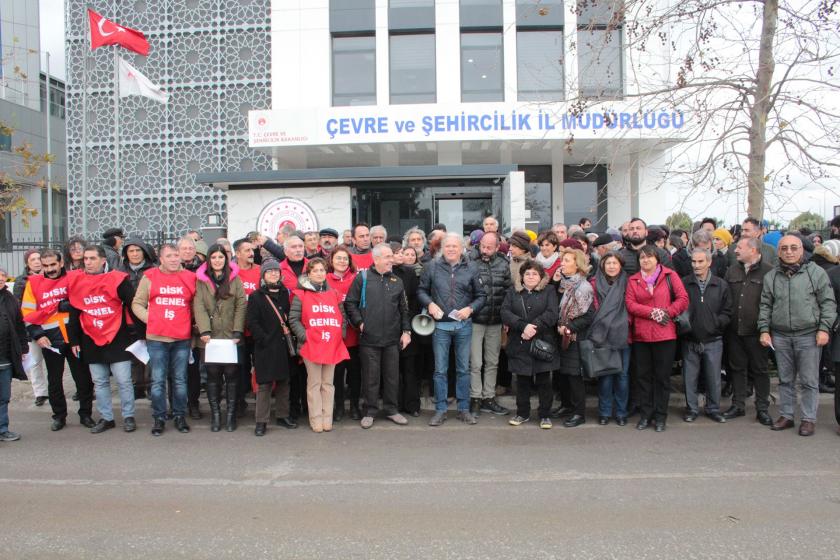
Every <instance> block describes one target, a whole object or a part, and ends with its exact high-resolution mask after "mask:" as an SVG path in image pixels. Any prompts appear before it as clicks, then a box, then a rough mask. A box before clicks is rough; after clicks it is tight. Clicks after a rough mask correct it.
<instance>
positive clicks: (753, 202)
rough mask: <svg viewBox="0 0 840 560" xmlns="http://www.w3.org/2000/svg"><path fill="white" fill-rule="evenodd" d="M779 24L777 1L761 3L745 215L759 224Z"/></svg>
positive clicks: (751, 111)
mask: <svg viewBox="0 0 840 560" xmlns="http://www.w3.org/2000/svg"><path fill="white" fill-rule="evenodd" d="M778 20H779V0H764V13H763V17H762V22H761V43H760V44H759V50H758V69H757V71H756V74H755V92H754V95H753V104H752V107H751V108H750V121H751V122H750V159H749V173H748V175H747V214H748V215H749V216H752V217H753V218H757V219H759V220H760V219H762V218H763V217H764V186H765V180H764V177H765V155H766V154H765V152H766V150H767V143H766V141H767V115H768V114H769V112H770V82H771V80H772V79H773V70H774V69H775V66H776V62H775V60H774V59H773V42H774V39H775V37H776V25H777V24H778Z"/></svg>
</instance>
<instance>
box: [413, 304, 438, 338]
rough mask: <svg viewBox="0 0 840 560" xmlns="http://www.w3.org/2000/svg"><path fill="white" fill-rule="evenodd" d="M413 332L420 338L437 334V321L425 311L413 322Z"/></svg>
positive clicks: (415, 317) (416, 316)
mask: <svg viewBox="0 0 840 560" xmlns="http://www.w3.org/2000/svg"><path fill="white" fill-rule="evenodd" d="M411 330H413V331H414V332H416V333H417V334H419V335H420V336H429V335H430V334H432V333H433V332H435V320H434V319H433V318H432V316H431V315H429V314H428V313H426V310H425V309H424V310H423V311H422V312H421V313H420V314H419V315H415V316H414V318H413V319H412V320H411Z"/></svg>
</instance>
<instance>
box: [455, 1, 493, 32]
mask: <svg viewBox="0 0 840 560" xmlns="http://www.w3.org/2000/svg"><path fill="white" fill-rule="evenodd" d="M460 12H461V29H462V30H463V29H466V28H472V29H475V28H482V27H484V28H487V27H499V28H501V27H502V1H501V0H461V9H460Z"/></svg>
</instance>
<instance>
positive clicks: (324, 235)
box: [318, 228, 338, 260]
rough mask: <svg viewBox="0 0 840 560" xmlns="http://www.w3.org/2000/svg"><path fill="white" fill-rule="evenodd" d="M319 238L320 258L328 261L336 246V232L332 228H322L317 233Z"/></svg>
mask: <svg viewBox="0 0 840 560" xmlns="http://www.w3.org/2000/svg"><path fill="white" fill-rule="evenodd" d="M318 235H320V236H321V255H320V256H321V257H322V258H324V259H327V260H329V256H330V255H331V254H332V252H333V249H335V247H336V245H338V232H337V231H336V230H334V229H332V228H324V229H322V230H321V231H319V232H318Z"/></svg>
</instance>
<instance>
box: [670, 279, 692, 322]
mask: <svg viewBox="0 0 840 560" xmlns="http://www.w3.org/2000/svg"><path fill="white" fill-rule="evenodd" d="M665 282H667V283H668V291H669V292H670V293H671V303H673V302H674V301H675V300H676V299H677V296H676V294H674V287H673V286H672V285H671V277H670V276H669V275H667V274H666V275H665ZM671 320H672V321H673V322H674V325H675V326H676V327H677V336H685V335H687V334H691V319H690V318H689V314H688V309H686V310H685V311H683V312H682V313H680V314H679V315H677V316H676V317H671Z"/></svg>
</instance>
